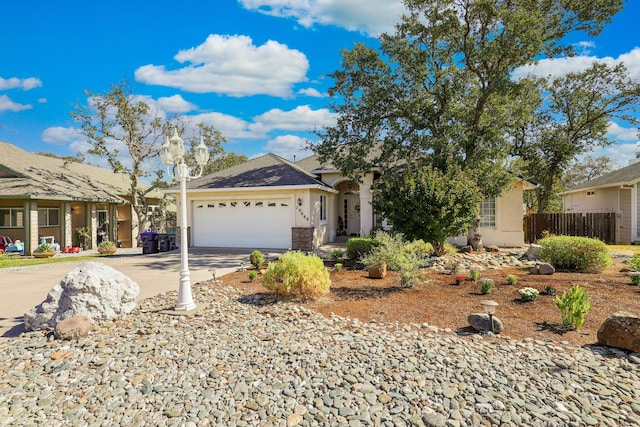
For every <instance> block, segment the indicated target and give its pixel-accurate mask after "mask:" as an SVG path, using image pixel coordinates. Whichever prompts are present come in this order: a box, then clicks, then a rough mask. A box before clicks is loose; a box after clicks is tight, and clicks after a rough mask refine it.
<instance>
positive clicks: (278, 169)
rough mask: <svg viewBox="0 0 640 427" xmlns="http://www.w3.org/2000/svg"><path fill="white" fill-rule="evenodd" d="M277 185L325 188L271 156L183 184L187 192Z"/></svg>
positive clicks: (282, 160) (252, 160)
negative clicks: (188, 190)
mask: <svg viewBox="0 0 640 427" xmlns="http://www.w3.org/2000/svg"><path fill="white" fill-rule="evenodd" d="M281 186H322V187H326V188H327V189H329V187H327V186H326V185H325V184H324V183H322V181H320V180H318V179H317V178H316V177H315V175H313V174H311V173H309V172H307V171H306V170H304V169H302V168H300V167H299V166H297V165H296V164H294V163H291V162H289V161H287V160H285V159H283V158H282V157H279V156H276V155H275V154H265V155H264V156H260V157H256V158H255V159H251V160H249V161H247V162H245V163H242V164H239V165H236V166H232V167H230V168H227V169H224V170H221V171H218V172H215V173H213V174H210V175H207V176H203V177H202V178H198V179H194V180H193V181H190V182H188V183H187V188H188V189H191V190H196V189H215V188H255V187H281ZM175 189H176V187H173V188H172V190H175Z"/></svg>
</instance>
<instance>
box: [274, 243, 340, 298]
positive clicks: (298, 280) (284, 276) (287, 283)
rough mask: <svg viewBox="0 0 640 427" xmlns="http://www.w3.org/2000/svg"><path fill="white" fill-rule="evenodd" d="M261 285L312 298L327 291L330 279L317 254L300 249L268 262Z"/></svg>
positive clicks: (278, 291) (282, 292) (284, 292)
mask: <svg viewBox="0 0 640 427" xmlns="http://www.w3.org/2000/svg"><path fill="white" fill-rule="evenodd" d="M262 285H263V286H264V287H265V288H267V289H269V290H270V291H273V292H277V293H278V294H280V295H285V296H287V295H293V296H300V297H302V298H313V297H317V296H321V295H325V294H327V293H329V289H330V287H331V279H330V278H329V272H328V271H327V269H326V268H325V267H324V263H323V262H322V260H321V259H320V258H319V257H318V256H317V255H313V254H312V255H305V254H303V253H302V252H300V251H297V252H287V253H285V254H284V255H282V256H281V257H280V259H279V260H278V261H276V262H270V263H269V267H267V271H265V273H264V276H263V278H262Z"/></svg>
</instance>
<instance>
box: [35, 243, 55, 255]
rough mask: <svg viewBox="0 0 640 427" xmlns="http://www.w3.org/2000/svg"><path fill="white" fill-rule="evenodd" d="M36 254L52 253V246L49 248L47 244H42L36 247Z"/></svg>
mask: <svg viewBox="0 0 640 427" xmlns="http://www.w3.org/2000/svg"><path fill="white" fill-rule="evenodd" d="M36 252H42V253H48V252H53V246H51V245H50V244H48V243H42V244H41V245H39V246H38V248H37V249H36Z"/></svg>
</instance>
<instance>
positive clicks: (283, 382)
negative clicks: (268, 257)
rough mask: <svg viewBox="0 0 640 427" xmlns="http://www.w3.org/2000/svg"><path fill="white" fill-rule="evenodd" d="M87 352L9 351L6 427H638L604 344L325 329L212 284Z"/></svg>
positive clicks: (614, 355)
mask: <svg viewBox="0 0 640 427" xmlns="http://www.w3.org/2000/svg"><path fill="white" fill-rule="evenodd" d="M193 293H194V299H195V300H196V301H197V302H198V303H199V305H201V306H206V307H205V308H203V309H202V310H200V311H199V312H198V313H197V314H195V315H194V316H192V317H178V316H170V315H166V314H162V313H160V311H161V310H162V309H166V308H170V307H172V306H173V305H174V303H175V301H176V293H175V292H170V293H166V294H161V295H158V296H157V297H154V298H151V299H148V300H145V301H143V302H142V303H140V304H139V306H138V308H137V309H136V310H135V311H134V312H133V313H132V314H130V315H128V316H127V317H126V318H124V319H119V320H116V321H113V322H105V323H101V324H98V325H94V328H93V330H92V332H91V333H90V335H89V336H87V337H85V338H82V339H80V340H78V341H74V342H69V341H64V342H61V341H56V340H53V339H52V338H51V337H50V334H49V335H47V334H44V333H40V332H32V333H28V334H23V335H21V336H19V337H17V338H13V339H8V340H4V341H1V342H0V354H1V355H2V358H1V359H0V425H12V426H13V425H20V426H28V425H34V426H35V425H38V426H40V425H47V426H57V425H72V426H85V425H88V426H114V425H133V426H145V425H159V426H164V425H168V426H209V425H212V426H296V425H300V426H307V425H314V426H315V425H320V426H325V425H331V426H334V425H335V426H412V425H418V426H421V425H427V426H452V427H455V426H481V425H503V426H511V425H513V426H520V425H527V426H565V425H566V426H584V425H600V426H637V425H640V370H639V369H640V364H638V363H640V360H638V359H637V358H635V357H631V356H629V355H627V354H626V353H624V352H619V351H612V350H607V349H605V348H599V347H592V348H575V347H570V346H565V345H562V344H557V343H553V342H542V341H535V340H532V339H525V340H522V341H514V340H508V339H504V338H495V337H490V336H481V335H473V336H468V337H461V336H457V335H455V334H454V333H451V332H450V331H447V330H438V328H436V327H433V326H430V325H426V324H424V325H410V326H402V327H400V326H398V325H384V324H377V323H366V324H364V323H361V322H358V321H356V320H352V319H348V318H340V317H337V316H332V317H331V318H325V317H323V316H321V315H319V314H317V313H314V312H312V311H310V310H308V309H305V308H302V307H299V306H296V305H293V304H290V303H277V304H254V302H255V301H253V300H247V299H246V298H242V297H241V293H240V292H239V291H238V290H236V289H233V288H230V287H225V286H222V285H219V284H212V283H202V284H199V285H197V286H195V287H194V289H193Z"/></svg>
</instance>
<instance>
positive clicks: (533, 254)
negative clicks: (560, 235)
mask: <svg viewBox="0 0 640 427" xmlns="http://www.w3.org/2000/svg"><path fill="white" fill-rule="evenodd" d="M540 251H542V246H540V245H536V244H535V243H532V244H531V245H530V246H529V249H527V252H526V253H525V254H524V255H523V258H526V259H528V260H529V261H536V260H539V259H540Z"/></svg>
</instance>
